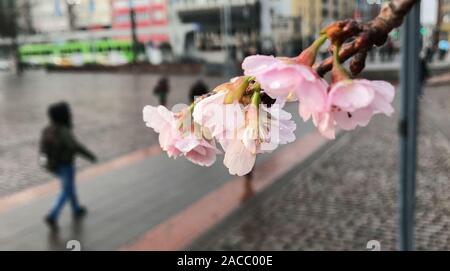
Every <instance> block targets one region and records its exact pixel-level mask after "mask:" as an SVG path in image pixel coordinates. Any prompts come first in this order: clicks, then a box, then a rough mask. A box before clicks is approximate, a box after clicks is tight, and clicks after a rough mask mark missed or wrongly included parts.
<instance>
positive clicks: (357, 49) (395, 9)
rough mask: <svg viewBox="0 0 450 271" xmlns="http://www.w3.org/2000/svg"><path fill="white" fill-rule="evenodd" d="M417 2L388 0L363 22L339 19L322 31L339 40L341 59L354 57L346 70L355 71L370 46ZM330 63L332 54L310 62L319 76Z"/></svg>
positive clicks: (380, 41) (382, 39)
mask: <svg viewBox="0 0 450 271" xmlns="http://www.w3.org/2000/svg"><path fill="white" fill-rule="evenodd" d="M417 2H419V1H418V0H392V1H391V2H389V3H387V4H385V5H384V6H383V7H382V8H381V11H380V14H378V16H377V17H376V18H375V19H373V20H372V21H369V22H367V23H365V24H361V23H358V22H356V21H355V20H343V21H338V22H336V23H333V24H331V25H330V26H328V27H327V28H326V29H325V30H324V31H325V32H327V34H328V36H329V37H330V39H331V41H332V42H333V41H339V42H341V43H344V42H346V41H348V42H346V43H344V44H343V46H342V49H341V51H340V52H339V58H340V60H341V62H345V61H346V60H348V59H350V58H351V57H354V58H353V60H352V62H351V63H350V70H351V72H352V74H353V75H357V74H359V73H360V72H361V71H362V70H363V69H364V66H365V62H366V57H367V52H368V51H370V50H371V49H372V48H373V46H374V45H375V46H381V45H383V44H384V43H385V42H386V40H387V38H388V34H389V32H391V31H392V29H394V28H396V27H399V26H400V25H401V24H402V22H403V18H404V17H405V15H406V14H407V13H408V12H409V11H410V10H411V8H412V7H413V6H414V4H416V3H417ZM350 39H352V40H351V41H349V40H350ZM332 67H333V58H332V57H329V58H327V59H325V60H323V61H322V62H321V63H318V64H316V65H314V68H315V69H316V71H317V73H318V74H319V75H320V76H323V75H325V74H326V73H327V72H328V71H330V70H331V68H332Z"/></svg>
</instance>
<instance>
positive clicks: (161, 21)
mask: <svg viewBox="0 0 450 271" xmlns="http://www.w3.org/2000/svg"><path fill="white" fill-rule="evenodd" d="M130 4H131V5H132V7H133V9H134V12H135V20H136V29H137V33H138V36H137V38H138V40H139V41H140V42H143V43H149V42H151V43H155V44H161V43H164V42H168V41H169V33H160V32H159V33H152V29H154V28H161V27H163V28H164V27H168V25H169V19H168V3H167V1H166V0H112V28H113V29H117V30H124V29H129V30H130V31H131V27H132V24H131V19H130V18H131V17H130Z"/></svg>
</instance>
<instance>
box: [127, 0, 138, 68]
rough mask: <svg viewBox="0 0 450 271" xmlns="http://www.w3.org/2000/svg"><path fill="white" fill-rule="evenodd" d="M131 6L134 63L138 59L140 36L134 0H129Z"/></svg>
mask: <svg viewBox="0 0 450 271" xmlns="http://www.w3.org/2000/svg"><path fill="white" fill-rule="evenodd" d="M128 5H129V7H130V26H131V49H132V51H133V64H134V63H136V61H137V54H138V38H137V34H136V11H135V10H134V4H133V0H128Z"/></svg>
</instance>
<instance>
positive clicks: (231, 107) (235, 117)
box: [192, 91, 244, 141]
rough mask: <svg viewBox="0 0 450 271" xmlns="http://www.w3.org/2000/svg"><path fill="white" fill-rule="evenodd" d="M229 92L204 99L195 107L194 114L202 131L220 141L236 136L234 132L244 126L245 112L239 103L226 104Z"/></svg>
mask: <svg viewBox="0 0 450 271" xmlns="http://www.w3.org/2000/svg"><path fill="white" fill-rule="evenodd" d="M227 94H228V92H226V91H223V92H219V93H216V94H213V95H211V96H209V97H207V98H204V99H203V100H201V101H200V102H198V103H197V104H196V105H195V108H194V112H193V114H192V116H193V119H194V121H195V122H196V123H198V124H200V125H201V127H202V129H207V130H208V133H209V134H211V136H213V137H216V138H217V139H219V141H220V140H221V139H222V138H223V137H232V136H234V131H235V130H237V129H238V128H239V127H242V126H243V125H244V111H243V109H242V106H241V105H240V104H238V103H237V102H235V103H232V104H224V101H225V97H226V95H227Z"/></svg>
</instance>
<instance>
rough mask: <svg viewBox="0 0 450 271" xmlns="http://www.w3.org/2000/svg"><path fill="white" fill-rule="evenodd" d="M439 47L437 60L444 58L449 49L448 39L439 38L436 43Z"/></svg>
mask: <svg viewBox="0 0 450 271" xmlns="http://www.w3.org/2000/svg"><path fill="white" fill-rule="evenodd" d="M438 48H439V60H441V61H442V60H445V58H446V57H447V52H448V49H449V44H448V40H440V41H439V43H438Z"/></svg>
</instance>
